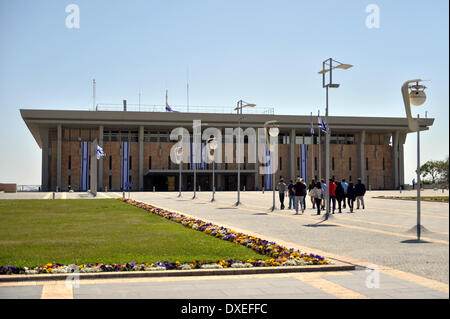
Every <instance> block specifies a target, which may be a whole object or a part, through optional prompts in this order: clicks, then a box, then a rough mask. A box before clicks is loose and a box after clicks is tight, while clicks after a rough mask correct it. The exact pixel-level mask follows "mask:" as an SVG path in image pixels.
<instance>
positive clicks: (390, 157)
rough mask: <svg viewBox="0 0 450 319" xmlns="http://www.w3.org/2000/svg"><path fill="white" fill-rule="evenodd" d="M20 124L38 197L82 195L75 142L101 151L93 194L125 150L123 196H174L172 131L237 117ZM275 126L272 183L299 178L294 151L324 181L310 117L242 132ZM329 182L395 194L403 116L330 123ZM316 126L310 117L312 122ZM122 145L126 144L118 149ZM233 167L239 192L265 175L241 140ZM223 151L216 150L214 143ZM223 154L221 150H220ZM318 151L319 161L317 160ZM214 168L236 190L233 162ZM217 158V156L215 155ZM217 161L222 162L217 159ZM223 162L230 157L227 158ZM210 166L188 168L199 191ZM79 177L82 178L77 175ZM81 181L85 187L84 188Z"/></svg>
mask: <svg viewBox="0 0 450 319" xmlns="http://www.w3.org/2000/svg"><path fill="white" fill-rule="evenodd" d="M20 112H21V115H22V118H23V120H24V121H25V123H26V125H27V126H28V128H29V130H30V132H31V134H32V135H33V136H34V138H35V140H36V142H37V143H38V145H39V147H40V148H41V149H42V181H41V184H42V185H41V188H42V190H45V191H54V190H57V189H58V190H61V191H67V190H70V189H71V190H74V191H83V190H84V189H83V186H82V174H83V170H84V171H86V169H87V170H90V168H91V166H92V165H91V161H89V163H88V164H87V166H85V167H84V168H83V150H82V145H83V142H91V144H92V143H93V142H94V141H97V142H98V144H99V145H100V146H101V147H102V148H103V150H104V152H105V153H106V157H102V158H101V159H99V160H98V162H97V165H98V177H97V184H98V190H99V191H105V190H108V191H120V190H122V188H123V179H124V176H123V174H124V173H123V167H122V166H123V154H124V153H123V145H127V147H129V152H128V154H127V167H128V169H127V170H126V172H127V173H126V174H127V175H128V176H126V177H125V180H128V182H129V186H130V185H132V186H131V187H130V188H131V190H136V191H152V190H156V191H174V190H178V174H179V166H178V164H176V163H174V162H172V161H171V160H170V150H171V148H172V146H173V145H174V144H175V143H176V142H177V141H173V140H170V133H171V131H172V129H174V128H176V127H184V128H186V129H187V130H188V131H189V132H191V134H192V124H193V121H194V120H201V121H202V123H204V125H205V126H207V127H215V128H218V129H219V130H221V131H222V136H223V138H225V132H224V130H225V128H236V127H238V119H239V117H240V115H237V114H225V113H224V114H218V113H215V114H210V113H172V112H127V111H66V110H31V109H22V110H20ZM272 120H276V121H277V125H278V127H279V131H280V133H279V136H278V144H279V145H278V161H279V162H278V171H277V172H276V174H274V175H275V178H276V181H278V180H279V178H280V177H281V176H282V177H284V179H285V180H286V179H287V180H289V179H295V178H296V177H297V176H299V174H300V168H301V163H300V162H301V159H300V145H305V144H306V145H307V148H306V153H307V157H306V171H307V175H308V181H309V180H310V178H311V177H314V178H325V158H324V155H325V145H324V144H325V138H324V136H323V135H322V136H321V138H320V139H319V137H318V128H317V124H316V125H315V133H316V134H315V136H314V137H311V134H310V127H311V126H310V121H311V119H310V117H309V116H297V115H267V114H245V118H244V119H242V120H241V122H240V126H239V127H241V128H242V129H246V128H248V127H253V128H255V129H256V128H262V127H263V125H264V123H265V122H267V121H272ZM328 122H329V127H330V129H331V137H330V160H329V161H330V177H334V178H335V179H339V180H340V179H342V178H345V179H346V180H347V181H352V182H355V181H356V180H357V179H358V178H361V180H362V181H363V182H364V183H365V184H366V186H367V187H368V188H371V189H398V188H399V187H400V186H401V185H403V184H404V160H405V159H404V144H405V140H406V136H407V133H408V123H407V120H406V119H405V118H380V117H330V118H329V121H328ZM433 122H434V119H421V120H420V128H421V130H427V129H428V128H429V127H430V126H431V125H432V124H433ZM314 123H316V118H314ZM124 142H126V144H124ZM244 142H245V143H246V145H245V147H244V163H243V164H241V167H240V172H241V179H240V180H241V189H244V188H245V189H246V190H259V189H262V188H263V187H264V185H265V184H266V183H265V182H266V178H267V175H264V174H260V173H259V166H260V165H261V164H259V163H256V164H255V163H247V161H246V160H245V159H246V158H248V157H246V156H248V147H247V146H248V140H247V139H245V140H244ZM222 147H223V148H224V145H222ZM222 153H223V154H225V150H224V149H223V150H222ZM319 153H320V155H319ZM235 157H236V155H235V152H234V154H233V160H231V162H232V163H225V162H224V163H216V164H215V165H216V166H215V174H216V175H215V176H216V178H215V181H216V189H217V190H222V191H227V190H236V189H237V164H236V161H235V160H234V159H235ZM223 158H224V156H223ZM224 161H225V160H224ZM227 161H228V162H230V159H227ZM212 165H213V164H207V165H203V166H202V167H201V168H198V169H196V174H197V185H198V187H199V189H200V190H211V188H212ZM84 173H85V172H84ZM193 175H194V169H193V166H192V165H191V164H189V163H184V164H183V167H182V176H183V181H182V188H183V190H192V189H193ZM89 183H90V182H89V181H87V185H88V186H87V187H88V188H89Z"/></svg>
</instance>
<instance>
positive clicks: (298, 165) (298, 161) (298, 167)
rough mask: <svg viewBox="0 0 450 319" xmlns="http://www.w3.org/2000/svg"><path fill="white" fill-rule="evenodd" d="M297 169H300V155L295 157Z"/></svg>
mask: <svg viewBox="0 0 450 319" xmlns="http://www.w3.org/2000/svg"><path fill="white" fill-rule="evenodd" d="M297 170H300V157H297Z"/></svg>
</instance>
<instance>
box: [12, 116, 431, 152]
mask: <svg viewBox="0 0 450 319" xmlns="http://www.w3.org/2000/svg"><path fill="white" fill-rule="evenodd" d="M20 113H21V116H22V119H23V120H24V121H25V123H26V125H27V127H28V129H29V130H30V132H31V134H32V135H33V137H34V138H35V140H36V142H37V143H38V145H39V147H41V146H42V141H41V136H40V133H39V128H48V127H55V126H57V125H58V124H61V125H63V126H64V127H77V128H96V127H98V126H100V125H103V126H104V127H108V128H117V129H127V128H136V126H140V125H144V126H146V127H148V128H150V129H151V128H152V127H153V128H158V129H169V128H174V127H186V128H191V127H192V121H194V120H201V121H202V122H204V123H207V127H217V128H225V127H231V128H233V127H237V126H238V119H239V117H240V116H245V118H244V119H242V120H241V127H243V128H245V127H255V128H257V127H263V125H264V123H265V122H266V121H272V120H276V121H278V123H277V124H278V126H279V128H280V131H281V132H289V130H290V129H292V128H295V129H299V130H308V131H309V129H310V127H311V124H310V121H311V118H310V116H309V115H306V116H304V115H266V114H242V115H238V114H213V113H172V112H128V111H75V110H42V109H41V110H38V109H21V110H20ZM313 120H314V121H315V122H316V121H317V118H316V117H315V116H314V118H313ZM328 122H329V123H330V129H331V130H332V131H333V130H334V131H338V132H354V131H361V130H365V131H366V132H377V133H391V132H393V131H401V132H404V133H408V120H407V119H406V117H405V118H398V117H348V116H330V117H329V119H328ZM433 123H434V119H433V118H424V119H420V128H421V131H425V130H428V128H429V127H430V126H431V125H433ZM205 127H206V126H205ZM315 128H317V126H316V127H315Z"/></svg>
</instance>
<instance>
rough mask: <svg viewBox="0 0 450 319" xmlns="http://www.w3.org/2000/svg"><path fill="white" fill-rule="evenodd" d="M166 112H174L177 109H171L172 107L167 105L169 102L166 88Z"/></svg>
mask: <svg viewBox="0 0 450 319" xmlns="http://www.w3.org/2000/svg"><path fill="white" fill-rule="evenodd" d="M166 112H175V113H178V111H175V110H173V109H172V108H171V107H170V106H169V103H168V102H167V90H166Z"/></svg>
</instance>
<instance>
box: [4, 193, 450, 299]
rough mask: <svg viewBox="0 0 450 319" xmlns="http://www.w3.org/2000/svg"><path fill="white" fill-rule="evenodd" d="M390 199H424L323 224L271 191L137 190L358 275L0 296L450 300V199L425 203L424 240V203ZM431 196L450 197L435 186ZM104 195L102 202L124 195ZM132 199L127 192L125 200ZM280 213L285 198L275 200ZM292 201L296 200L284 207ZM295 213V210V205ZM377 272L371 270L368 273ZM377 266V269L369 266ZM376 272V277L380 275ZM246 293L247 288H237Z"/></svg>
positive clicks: (124, 285)
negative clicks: (419, 229) (347, 266)
mask: <svg viewBox="0 0 450 319" xmlns="http://www.w3.org/2000/svg"><path fill="white" fill-rule="evenodd" d="M381 195H394V196H415V195H416V192H415V191H403V192H402V193H400V192H398V191H369V192H367V194H366V196H365V202H366V205H365V206H366V207H365V209H364V210H362V209H359V210H355V212H354V213H350V212H349V210H348V209H345V210H344V212H343V213H341V214H334V216H333V217H332V218H331V219H329V220H328V221H326V222H322V216H317V215H315V213H316V212H315V210H313V209H312V208H311V203H310V202H309V201H307V210H306V211H305V213H304V214H300V215H295V211H294V210H288V209H285V210H279V209H276V210H275V211H273V212H271V211H270V210H269V208H270V207H271V204H272V192H267V191H266V192H265V193H262V192H241V202H242V205H240V206H238V207H235V206H234V203H235V202H236V192H219V193H216V196H215V198H216V201H215V202H213V203H211V202H210V199H211V192H197V198H196V199H194V200H193V199H192V196H193V193H192V192H186V193H183V195H182V197H181V198H178V197H177V193H176V192H171V193H169V192H166V193H163V192H160V193H159V192H155V193H153V192H132V193H130V197H131V198H133V199H136V200H139V201H144V202H146V203H149V204H152V205H155V206H158V207H162V208H166V209H169V210H172V211H178V212H180V213H183V214H185V215H189V216H193V217H197V218H199V219H202V220H205V221H211V222H213V223H215V224H218V225H222V226H226V227H230V228H232V229H234V230H236V231H241V232H245V233H247V234H253V235H257V236H258V237H261V238H264V239H268V240H273V241H275V242H277V243H279V244H282V245H285V246H287V247H289V248H295V249H300V250H301V251H304V252H312V253H317V254H321V255H324V256H326V257H328V258H332V259H336V260H341V261H344V262H348V263H352V264H354V265H356V266H357V267H356V270H355V271H338V272H318V273H285V274H265V275H262V274H261V275H240V276H235V275H233V276H205V277H176V278H173V277H165V278H135V279H102V280H81V281H80V286H79V287H78V288H71V287H66V286H65V285H64V283H61V282H57V281H55V282H50V281H49V282H21V283H0V298H55V297H58V298H162V299H165V298H224V299H227V298H286V299H328V298H388V299H390V298H449V291H448V280H449V247H448V245H449V220H448V217H449V216H448V215H449V210H448V208H449V207H448V203H438V202H422V224H423V225H424V226H425V227H426V228H427V230H428V232H425V233H423V234H422V240H423V242H421V243H417V242H416V241H415V238H416V234H415V233H411V232H409V230H410V229H411V228H412V227H413V226H414V225H415V223H416V202H415V201H406V200H393V199H378V198H374V197H376V196H381ZM424 195H435V196H441V195H446V196H448V191H445V192H444V193H442V191H441V190H439V191H434V190H427V191H425V192H424ZM52 196H53V194H52V193H16V194H0V199H6V198H10V199H11V198H24V197H26V198H42V199H50V198H52ZM121 196H122V193H114V192H108V193H99V194H98V196H97V198H115V197H121ZM126 196H127V197H128V193H127V194H126ZM56 198H57V199H72V198H73V199H75V198H92V196H91V195H89V194H85V193H57V194H56ZM276 200H277V208H278V207H279V203H278V194H277V196H276ZM285 204H287V201H285ZM286 208H287V205H286ZM367 268H369V269H367ZM370 269H372V270H370ZM373 269H375V271H374V270H373ZM236 288H239V289H236Z"/></svg>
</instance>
